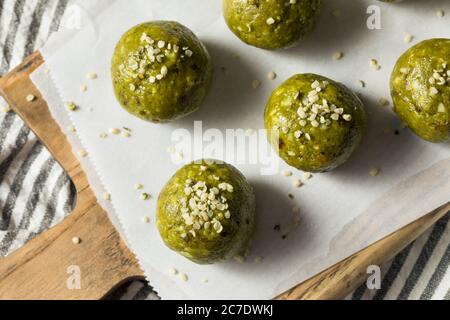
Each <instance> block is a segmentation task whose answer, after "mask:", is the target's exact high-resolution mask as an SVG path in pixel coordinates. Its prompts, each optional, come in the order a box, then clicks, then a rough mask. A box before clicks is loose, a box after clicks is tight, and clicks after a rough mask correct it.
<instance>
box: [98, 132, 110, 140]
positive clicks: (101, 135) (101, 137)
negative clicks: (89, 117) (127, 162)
mask: <svg viewBox="0 0 450 320" xmlns="http://www.w3.org/2000/svg"><path fill="white" fill-rule="evenodd" d="M98 136H99V137H100V139H105V138H107V137H108V134H106V133H104V132H102V133H100V134H99V135H98Z"/></svg>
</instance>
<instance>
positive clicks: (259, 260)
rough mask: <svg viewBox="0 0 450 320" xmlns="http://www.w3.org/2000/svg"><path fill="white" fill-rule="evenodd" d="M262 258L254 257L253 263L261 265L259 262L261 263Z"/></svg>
mask: <svg viewBox="0 0 450 320" xmlns="http://www.w3.org/2000/svg"><path fill="white" fill-rule="evenodd" d="M263 259H264V258H263V257H261V256H256V257H255V263H261V261H263Z"/></svg>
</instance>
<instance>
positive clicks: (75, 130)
mask: <svg viewBox="0 0 450 320" xmlns="http://www.w3.org/2000/svg"><path fill="white" fill-rule="evenodd" d="M67 130H69V131H70V132H77V128H75V126H73V125H71V126H68V127H67Z"/></svg>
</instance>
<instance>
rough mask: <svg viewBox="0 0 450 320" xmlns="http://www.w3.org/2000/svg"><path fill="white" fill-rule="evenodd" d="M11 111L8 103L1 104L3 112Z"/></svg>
mask: <svg viewBox="0 0 450 320" xmlns="http://www.w3.org/2000/svg"><path fill="white" fill-rule="evenodd" d="M10 111H11V108H10V107H9V106H8V105H4V106H2V112H4V113H8V112H10Z"/></svg>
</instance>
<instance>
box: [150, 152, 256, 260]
mask: <svg viewBox="0 0 450 320" xmlns="http://www.w3.org/2000/svg"><path fill="white" fill-rule="evenodd" d="M255 207H256V205H255V195H254V192H253V189H252V187H251V186H250V185H249V183H248V182H247V180H246V179H245V177H244V176H243V175H242V174H241V173H240V172H239V171H238V170H237V169H236V168H235V167H233V166H231V165H229V164H226V163H224V162H219V161H215V160H203V161H201V162H198V161H196V162H193V163H191V164H189V165H186V166H184V167H183V168H181V169H180V170H179V171H178V172H177V173H175V175H174V176H173V177H172V178H171V179H170V180H169V182H167V184H166V185H165V187H164V188H163V189H162V191H161V193H160V195H159V198H158V204H157V213H156V225H157V227H158V230H159V233H160V235H161V237H162V239H163V241H164V243H165V244H166V245H167V246H168V247H169V248H170V249H172V250H174V251H176V252H178V253H179V254H181V255H183V256H184V257H186V258H188V259H189V260H191V261H193V262H195V263H199V264H212V263H215V262H218V261H221V260H227V259H229V258H231V257H234V256H239V255H244V254H245V252H246V251H247V248H248V245H249V241H250V238H251V236H252V234H253V230H254V226H255Z"/></svg>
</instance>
